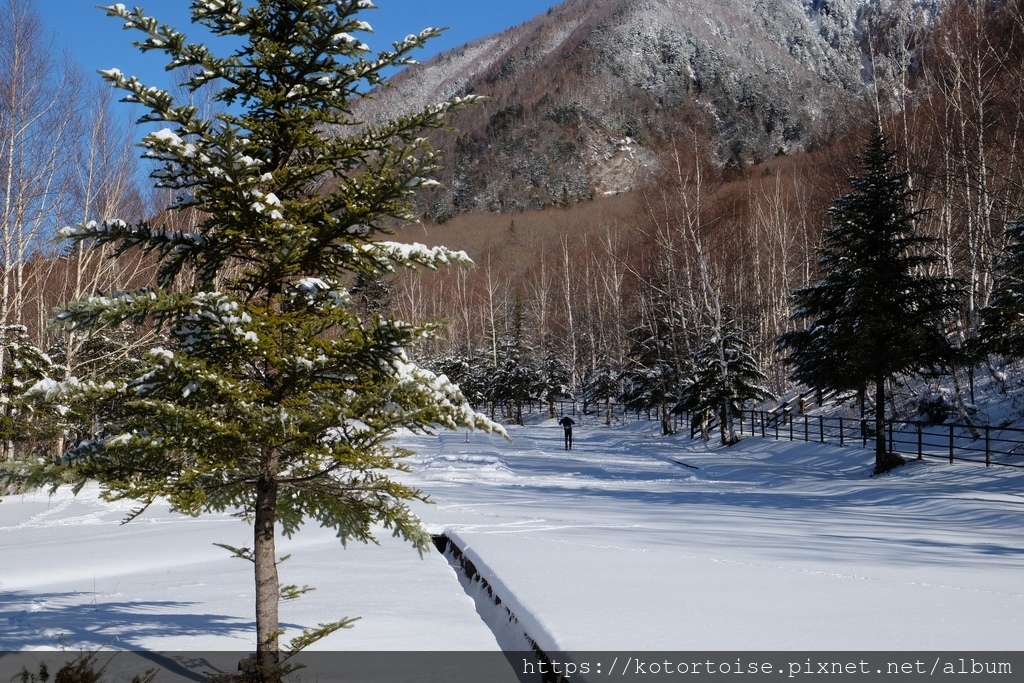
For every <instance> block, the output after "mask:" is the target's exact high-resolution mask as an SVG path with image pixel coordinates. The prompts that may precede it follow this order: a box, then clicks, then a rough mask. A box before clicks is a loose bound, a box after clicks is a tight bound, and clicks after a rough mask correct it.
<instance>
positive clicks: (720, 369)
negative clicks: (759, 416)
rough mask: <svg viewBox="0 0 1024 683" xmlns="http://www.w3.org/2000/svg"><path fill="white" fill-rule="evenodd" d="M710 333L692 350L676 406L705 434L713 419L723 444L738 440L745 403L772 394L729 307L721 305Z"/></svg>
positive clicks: (766, 397)
mask: <svg viewBox="0 0 1024 683" xmlns="http://www.w3.org/2000/svg"><path fill="white" fill-rule="evenodd" d="M709 332H710V333H711V334H710V336H709V338H708V340H707V341H706V342H705V343H704V344H703V346H701V347H700V348H698V349H697V351H696V352H695V353H694V360H693V368H694V372H693V377H692V379H691V382H690V384H689V385H688V386H687V387H686V388H685V389H684V390H683V392H682V397H681V399H680V401H679V403H678V405H677V406H676V409H677V410H685V411H687V412H689V413H690V415H691V421H694V422H697V423H698V424H700V425H702V432H703V433H704V435H705V436H706V435H707V431H708V427H709V426H710V425H711V424H712V422H713V421H716V422H717V423H718V428H719V433H720V434H721V438H722V445H723V446H726V445H730V444H734V443H736V441H737V440H738V437H737V435H736V419H737V418H738V416H739V414H740V411H742V410H743V407H744V404H746V403H747V402H748V401H763V400H767V399H770V398H772V394H771V392H770V391H769V390H768V389H767V388H766V387H765V382H766V381H767V378H766V377H765V376H764V375H763V374H762V373H761V370H760V368H758V365H757V360H756V359H755V358H754V356H753V354H752V353H751V348H750V343H749V342H748V341H747V340H746V338H745V337H744V335H743V331H742V329H740V327H739V325H738V324H737V322H736V320H735V318H734V317H733V315H732V311H731V310H730V309H729V308H728V307H723V308H722V310H721V312H720V316H719V317H718V319H717V320H716V321H715V323H714V325H713V326H712V327H711V329H710V330H709Z"/></svg>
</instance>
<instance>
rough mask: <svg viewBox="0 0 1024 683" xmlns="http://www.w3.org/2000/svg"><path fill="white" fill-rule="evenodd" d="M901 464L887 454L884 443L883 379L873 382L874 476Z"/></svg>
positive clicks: (898, 458)
mask: <svg viewBox="0 0 1024 683" xmlns="http://www.w3.org/2000/svg"><path fill="white" fill-rule="evenodd" d="M902 464H903V458H901V457H900V456H898V455H896V454H895V453H889V449H888V444H887V443H886V441H885V377H879V378H877V379H876V380H875V474H882V473H883V472H888V471H889V470H891V469H893V468H894V467H899V466H900V465H902Z"/></svg>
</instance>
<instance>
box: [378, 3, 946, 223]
mask: <svg viewBox="0 0 1024 683" xmlns="http://www.w3.org/2000/svg"><path fill="white" fill-rule="evenodd" d="M941 2H942V0H923V1H922V0H715V2H711V3H709V2H705V1H704V0H566V1H565V2H563V3H562V4H561V5H558V6H556V7H553V8H551V9H550V10H549V11H548V12H547V13H546V14H544V15H541V16H538V17H536V18H535V19H533V20H531V21H529V22H526V23H525V24H522V25H520V26H518V27H515V28H512V29H509V30H507V31H504V32H502V33H499V34H495V35H492V36H488V37H485V38H481V39H480V40H477V41H475V42H472V43H469V44H467V45H464V46H462V47H460V48H458V49H456V50H453V51H450V52H448V53H445V54H443V55H440V56H438V57H436V58H434V59H432V60H430V61H429V62H427V63H426V64H424V65H421V66H417V67H413V68H411V69H409V70H407V71H405V72H403V73H402V74H399V75H398V76H396V77H395V78H394V79H393V82H392V85H391V87H390V88H388V89H386V90H385V91H383V92H381V93H379V94H378V95H377V97H376V98H374V99H373V100H372V102H371V104H370V105H369V106H368V107H366V108H365V109H364V110H363V112H362V114H363V115H364V116H366V117H368V118H370V119H372V118H374V117H375V116H383V115H385V114H394V113H396V112H401V111H403V110H411V109H417V108H421V107H423V106H425V105H427V104H430V103H432V102H436V101H439V100H441V99H444V98H448V97H451V96H455V95H464V94H468V93H476V94H483V95H488V96H489V97H490V100H489V101H488V103H487V104H485V105H483V106H481V107H478V108H476V109H475V110H472V111H470V112H468V113H466V114H464V115H462V117H461V118H460V119H459V120H458V121H457V122H456V125H457V126H458V128H459V132H458V133H457V134H456V133H451V134H448V135H446V136H442V137H441V138H439V140H438V142H439V144H441V145H443V146H444V148H445V152H446V159H447V168H446V169H445V171H444V173H443V177H442V180H443V181H444V184H445V189H443V190H439V191H437V192H436V193H435V194H434V195H433V196H432V197H431V198H430V205H429V206H428V207H425V211H426V212H427V213H428V214H429V215H430V216H431V217H432V218H434V219H435V220H445V219H446V218H448V217H450V216H452V215H454V214H456V213H459V212H462V211H467V210H474V209H482V210H488V211H494V212H501V211H516V210H523V209H529V208H537V207H541V206H545V205H552V204H564V203H572V202H577V201H581V200H585V199H588V198H591V197H593V196H595V195H598V194H602V193H614V192H621V191H624V190H628V189H630V188H632V187H634V186H636V185H637V184H639V183H642V182H643V181H644V178H645V177H646V176H647V175H649V174H650V173H651V172H652V171H653V169H654V167H655V166H656V160H657V156H658V154H659V152H660V151H661V150H663V149H664V148H666V147H667V146H669V145H671V144H672V140H673V139H679V138H681V137H684V138H692V137H693V136H694V135H700V136H701V138H702V142H705V141H706V143H707V144H710V145H711V146H712V147H713V151H714V154H715V156H716V158H717V159H718V161H719V162H720V163H721V164H723V165H735V166H737V167H741V166H742V165H744V164H747V163H750V162H756V161H760V160H762V159H765V158H768V157H771V156H774V155H777V154H785V153H789V152H791V151H794V150H799V149H803V148H806V147H807V146H808V145H810V144H812V143H813V141H814V140H815V136H816V135H822V134H825V133H826V132H827V131H829V130H836V129H841V128H842V126H843V125H844V120H845V118H846V117H848V116H851V115H852V114H851V112H853V111H855V108H854V107H853V106H852V105H853V103H854V102H856V101H858V100H859V99H861V98H863V96H864V94H865V91H866V87H867V84H868V83H870V82H872V79H873V78H874V79H877V78H878V73H879V72H880V69H879V68H878V67H879V65H880V64H882V62H883V61H884V62H885V66H886V68H885V69H884V72H885V73H886V74H889V73H892V72H893V68H890V67H891V65H892V64H893V63H896V62H899V61H900V59H901V55H899V54H896V53H897V52H898V50H897V49H896V47H894V46H893V45H892V44H891V43H892V41H889V42H890V44H888V45H887V46H885V49H882V50H879V51H878V53H877V54H875V53H872V54H871V56H872V57H873V58H874V61H873V62H872V61H869V60H868V58H867V56H868V53H869V50H868V48H867V41H866V40H865V36H866V35H867V33H868V31H869V30H870V28H871V26H872V22H877V23H879V24H880V25H881V24H882V23H885V25H886V26H888V27H890V28H891V27H892V26H910V27H914V26H919V25H920V24H921V23H922V22H926V21H928V18H929V17H930V16H932V15H933V14H934V11H935V9H936V8H937V7H938V5H940V4H941ZM886 60H887V61H886ZM904 66H905V65H904ZM695 131H696V133H695Z"/></svg>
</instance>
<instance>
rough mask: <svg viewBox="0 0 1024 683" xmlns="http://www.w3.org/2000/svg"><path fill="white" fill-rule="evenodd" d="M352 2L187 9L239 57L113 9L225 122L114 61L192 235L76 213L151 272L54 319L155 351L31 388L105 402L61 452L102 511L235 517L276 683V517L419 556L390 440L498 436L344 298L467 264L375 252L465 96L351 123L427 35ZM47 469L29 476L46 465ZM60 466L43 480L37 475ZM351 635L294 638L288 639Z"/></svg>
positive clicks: (396, 329) (82, 237)
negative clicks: (89, 430)
mask: <svg viewBox="0 0 1024 683" xmlns="http://www.w3.org/2000/svg"><path fill="white" fill-rule="evenodd" d="M372 7H373V5H372V3H370V2H369V1H368V0H330V1H329V0H259V2H256V3H253V2H243V1H242V0H194V1H193V2H192V5H191V12H192V16H193V20H194V21H195V22H198V23H199V24H202V25H205V26H206V27H207V28H209V30H210V31H211V32H212V33H213V34H214V36H217V37H227V38H228V40H227V41H225V42H226V43H227V45H228V46H229V47H228V49H229V50H231V51H230V53H229V54H227V55H226V56H218V55H216V54H215V52H214V50H212V49H210V48H208V47H207V46H205V45H201V44H193V43H189V42H188V41H187V40H186V37H185V35H184V34H182V33H180V32H179V31H177V30H176V29H174V28H171V27H168V26H166V25H162V24H160V23H158V22H157V21H156V20H155V19H153V18H151V17H148V16H145V15H144V14H143V12H142V10H140V9H138V8H136V9H134V10H130V9H127V8H126V7H125V6H124V5H120V4H118V5H114V6H111V7H109V8H107V12H108V14H110V15H112V16H116V17H119V18H120V19H121V20H123V21H124V22H125V27H126V28H131V29H136V30H138V31H140V32H141V38H140V41H139V42H138V43H137V45H138V46H139V47H140V49H141V50H142V51H144V52H150V51H151V52H158V53H164V54H166V55H167V57H168V58H169V60H170V63H169V66H168V68H181V69H184V70H185V71H184V72H185V73H188V74H191V76H190V78H189V79H188V82H187V85H188V88H190V89H192V90H198V89H202V88H212V89H213V91H214V95H213V96H214V99H216V100H217V101H219V102H220V103H221V104H222V105H223V113H219V114H217V115H216V116H215V117H214V118H212V119H207V118H203V117H202V116H201V115H200V112H199V111H198V110H197V109H195V108H194V107H192V106H189V105H188V104H179V103H178V102H176V101H175V99H174V98H173V97H172V96H171V95H170V94H169V93H167V92H164V91H161V90H159V89H154V88H150V87H147V86H146V85H145V84H143V83H141V82H139V81H138V80H137V79H135V78H129V77H127V76H125V75H123V74H122V73H121V72H120V71H118V70H116V69H114V70H110V71H106V72H104V76H105V78H106V79H107V80H108V81H109V82H110V83H111V84H112V85H113V86H115V87H117V88H120V89H121V90H124V91H126V92H127V98H126V99H127V101H129V102H134V103H137V104H139V105H141V106H142V107H144V108H145V109H147V110H148V113H147V114H146V115H145V116H144V117H143V120H144V121H148V122H158V123H162V124H163V125H164V127H163V128H162V129H161V130H159V131H157V132H155V133H152V134H150V135H148V136H147V137H146V138H145V139H144V141H143V143H142V144H143V146H144V148H145V150H146V152H145V155H146V156H147V157H149V158H151V159H154V160H156V162H157V163H158V169H157V170H156V171H155V173H154V178H155V179H156V180H157V181H158V182H157V186H158V187H162V188H168V189H170V190H171V191H172V192H173V194H174V201H173V204H172V206H171V207H170V209H171V210H172V211H173V210H180V209H186V208H190V209H197V210H198V211H193V212H186V211H181V212H180V213H181V215H183V216H198V218H197V220H198V222H197V223H195V224H193V225H191V226H190V227H188V228H185V229H172V228H166V227H164V226H163V225H162V224H161V222H160V221H154V222H144V223H140V224H136V225H128V224H126V223H124V222H121V221H108V222H105V223H102V224H100V223H95V222H89V223H85V224H82V225H80V226H78V227H76V228H71V229H68V230H66V236H67V237H68V238H69V239H70V240H72V241H74V242H82V243H85V244H86V245H97V246H101V245H107V244H111V245H114V246H115V247H116V248H117V250H118V251H119V253H123V252H125V251H127V250H131V249H140V250H143V251H144V252H147V253H149V254H152V255H154V256H155V257H156V259H157V260H158V263H159V268H158V278H157V282H156V286H154V287H152V288H148V289H144V290H140V291H135V292H124V293H117V294H109V295H101V294H96V295H95V296H91V297H89V298H87V299H84V300H82V301H78V302H75V303H73V304H71V305H70V306H69V307H68V308H67V310H66V311H65V312H64V313H62V314H61V315H60V320H61V321H62V322H63V323H64V324H66V325H69V326H72V327H73V328H75V329H81V330H83V331H89V330H93V329H97V328H100V327H104V326H116V325H118V324H120V323H123V322H126V321H130V322H133V323H135V324H140V325H154V326H157V327H159V328H160V329H161V330H163V331H164V333H166V334H167V336H168V339H169V341H168V343H167V344H166V345H164V346H161V347H159V348H156V349H153V350H152V351H151V352H150V353H149V354H148V356H147V357H146V358H144V359H142V360H143V367H142V369H141V371H139V372H138V373H137V374H136V375H135V376H133V377H131V378H129V379H128V380H127V381H120V382H109V383H103V384H100V383H97V382H90V381H89V380H88V378H79V379H73V380H70V381H67V382H64V383H60V384H56V383H53V382H50V383H46V384H44V385H40V387H39V392H38V393H45V394H47V395H50V396H58V397H60V399H61V400H64V401H70V402H78V403H87V404H90V405H93V406H100V407H101V411H100V414H99V415H98V419H99V422H100V424H101V431H100V433H99V434H97V435H95V436H94V438H90V439H88V440H84V441H82V442H80V443H78V444H77V445H76V446H75V447H74V448H73V449H72V450H71V451H70V452H69V453H68V454H67V457H66V459H65V460H66V462H68V463H70V466H71V467H72V468H73V469H74V471H75V473H77V475H78V477H79V478H80V481H84V480H86V479H96V480H99V482H100V484H101V486H102V488H103V490H104V495H105V496H106V497H107V498H109V499H114V500H116V499H133V500H137V501H139V502H140V507H139V508H138V510H137V511H136V512H141V510H142V509H144V508H145V506H147V505H149V504H150V503H152V502H154V501H155V500H157V499H161V498H162V499H165V500H167V501H169V502H170V504H171V505H172V506H173V508H174V509H176V510H178V511H181V512H183V513H186V514H190V515H198V514H201V513H204V512H209V511H220V510H232V509H239V510H241V511H242V512H244V514H245V516H246V517H247V518H248V519H250V520H251V521H252V522H253V525H254V526H253V529H254V537H253V546H252V548H240V549H236V552H237V553H238V554H239V555H241V556H243V557H246V558H248V559H250V560H252V562H253V566H254V578H255V585H256V590H255V604H256V647H257V661H258V663H259V666H260V671H261V672H262V675H263V677H264V678H265V679H277V678H279V677H280V675H281V668H280V664H281V662H282V658H281V655H280V654H279V651H280V644H279V638H280V623H279V620H278V604H279V599H280V598H281V597H282V592H281V588H280V585H279V582H278V570H277V558H276V555H275V526H277V525H279V526H280V528H281V530H282V531H283V533H284V534H286V535H291V534H293V533H295V532H296V531H297V530H298V529H299V527H300V526H301V525H302V524H303V523H304V522H306V521H307V520H315V521H316V522H317V523H318V524H320V525H323V526H327V527H331V528H333V529H335V530H336V531H337V534H338V537H339V538H340V540H341V542H342V543H345V542H347V541H351V540H355V541H363V542H366V541H373V540H374V536H373V528H374V526H375V525H378V524H380V525H383V527H385V528H387V529H390V530H391V531H392V532H393V533H394V534H395V535H396V536H400V537H403V538H405V539H407V540H408V541H410V542H411V543H412V544H413V545H414V546H415V547H416V548H418V549H420V550H421V551H423V550H424V549H425V548H426V547H427V545H428V541H429V537H428V535H427V534H426V532H425V530H424V529H423V528H422V526H421V524H420V522H419V520H418V519H417V518H416V517H415V516H414V515H413V514H412V512H411V511H410V508H409V506H408V502H409V501H411V500H416V499H421V498H422V497H423V496H422V494H421V493H420V492H419V491H416V490H414V489H412V488H409V487H408V486H405V485H403V484H401V483H399V482H398V481H396V480H395V479H394V478H393V476H392V473H394V472H395V471H400V470H403V469H404V466H403V464H402V462H401V456H402V455H403V453H402V451H401V450H400V449H396V448H395V447H393V446H392V445H391V443H390V437H391V436H392V435H393V434H394V433H395V431H396V430H397V429H399V428H408V429H413V430H427V429H430V428H431V427H432V426H433V425H440V426H443V427H448V428H455V427H456V426H459V425H465V426H471V427H479V428H484V429H497V430H500V427H498V426H497V425H494V424H493V423H491V422H489V421H488V420H487V419H486V418H484V417H483V416H482V415H479V414H477V413H475V412H474V411H473V410H471V409H470V407H469V405H468V404H467V402H466V401H465V399H464V397H463V395H462V394H461V392H460V391H459V389H458V388H457V387H456V386H455V385H453V384H451V383H450V382H448V381H446V380H444V379H443V378H439V377H438V376H437V375H435V374H434V373H431V372H428V371H426V370H424V369H422V368H420V367H418V366H416V365H415V364H413V363H411V362H410V360H409V359H408V357H407V356H406V354H405V349H406V348H407V347H410V346H412V345H414V344H416V343H417V342H418V341H420V340H421V339H423V338H424V337H425V336H426V335H428V334H429V333H430V329H429V327H426V326H422V325H416V324H410V323H407V322H404V321H401V320H396V319H392V318H391V317H389V316H388V315H387V314H386V313H385V312H383V311H381V310H378V309H375V308H373V307H368V306H363V305H358V302H357V301H356V300H355V297H354V296H353V295H351V293H350V289H351V288H352V286H353V285H354V284H355V283H366V282H378V281H380V280H381V279H382V278H385V277H386V276H387V275H388V274H389V273H391V272H393V271H394V270H395V269H396V268H407V267H416V266H422V267H428V268H435V267H438V266H446V265H449V264H465V263H468V258H467V257H466V256H465V254H463V253H461V252H452V251H450V250H448V249H445V248H443V247H437V248H426V247H423V246H421V245H406V244H400V243H395V242H389V241H386V240H384V239H382V238H383V236H385V235H388V234H390V228H389V226H393V225H395V224H396V222H407V221H411V220H414V214H413V209H412V205H411V201H410V198H411V195H412V193H413V192H415V191H416V190H417V189H418V188H421V187H425V186H428V185H430V184H432V183H433V182H434V181H432V180H430V176H431V174H432V173H433V172H434V171H435V169H436V168H437V162H438V159H437V156H436V154H435V152H433V151H432V150H431V148H430V146H429V144H428V142H427V141H426V139H425V137H424V135H425V133H426V132H427V131H430V130H431V129H437V128H439V127H441V126H442V125H444V120H445V118H446V117H447V116H448V115H449V114H450V113H451V112H453V111H455V110H457V109H459V108H461V107H463V106H465V105H466V104H468V103H470V102H471V101H472V99H473V98H467V99H462V100H460V99H458V98H456V99H455V100H452V101H449V102H445V103H441V104H438V105H435V106H430V107H428V108H426V109H425V110H423V111H419V112H416V113H412V114H408V115H403V116H399V117H397V118H394V119H392V120H390V121H386V122H383V123H378V124H373V125H370V124H365V123H363V122H361V121H359V120H358V119H357V118H356V116H355V115H354V114H353V104H354V102H355V101H356V100H358V99H360V98H362V97H364V94H365V93H367V92H369V91H370V90H371V89H372V88H373V87H375V86H380V85H382V82H383V81H382V75H381V74H382V72H384V71H385V70H388V69H391V68H393V67H398V66H403V65H405V64H408V63H411V61H412V60H411V57H410V53H411V52H412V51H413V50H415V49H416V48H418V47H420V46H421V45H423V43H424V42H425V41H427V40H429V39H430V38H432V37H434V36H436V35H437V33H438V32H437V31H436V30H434V29H428V30H426V31H424V32H422V33H420V34H419V35H415V36H409V37H408V38H406V39H405V40H404V41H401V42H399V43H395V46H394V50H390V51H385V52H381V53H379V54H376V55H373V54H371V53H370V51H369V48H368V47H367V46H366V45H364V44H363V42H362V41H361V40H360V39H359V38H357V37H356V36H358V35H360V34H365V33H366V32H368V31H370V30H371V29H370V26H369V25H368V24H367V23H366V22H365V21H363V20H362V19H359V18H357V15H358V14H359V13H360V12H361V11H362V10H364V9H367V8H372ZM44 474H45V473H44ZM50 474H54V475H56V474H57V473H54V472H51V473H50ZM347 625H348V620H341V621H337V622H332V623H329V624H324V625H321V628H320V629H318V630H315V631H313V632H310V633H307V634H305V635H304V636H301V637H299V638H297V639H295V640H293V641H292V645H291V647H292V648H293V649H295V648H301V647H302V646H304V645H306V644H308V642H309V641H310V640H312V639H315V638H316V637H319V636H322V635H324V634H326V633H328V632H330V631H332V630H334V629H337V628H340V627H343V626H347Z"/></svg>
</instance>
